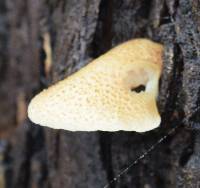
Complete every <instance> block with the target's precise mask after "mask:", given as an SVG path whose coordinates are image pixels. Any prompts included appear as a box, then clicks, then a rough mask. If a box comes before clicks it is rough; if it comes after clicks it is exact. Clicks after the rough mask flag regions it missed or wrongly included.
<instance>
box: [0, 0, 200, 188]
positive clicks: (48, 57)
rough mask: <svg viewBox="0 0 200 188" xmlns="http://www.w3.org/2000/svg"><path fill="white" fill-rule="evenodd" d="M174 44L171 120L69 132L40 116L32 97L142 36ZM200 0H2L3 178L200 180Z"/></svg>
mask: <svg viewBox="0 0 200 188" xmlns="http://www.w3.org/2000/svg"><path fill="white" fill-rule="evenodd" d="M138 37H142V38H149V39H152V40H154V41H158V42H160V43H162V44H164V45H165V54H164V57H163V58H164V67H163V74H162V78H161V82H160V94H159V98H158V105H159V110H160V112H161V114H162V124H161V127H160V128H158V129H156V130H153V131H150V132H147V133H143V134H138V133H135V132H122V131H120V132H114V133H107V132H90V133H87V132H76V133H72V132H68V131H64V130H53V129H50V128H44V127H40V126H38V125H34V124H33V123H31V122H30V121H29V120H28V118H27V105H28V104H29V102H30V99H31V98H32V97H33V96H34V95H35V94H37V93H38V92H39V91H41V90H42V89H43V88H46V87H47V86H49V85H51V84H53V83H55V82H56V81H58V80H61V79H63V78H64V77H66V76H68V75H70V74H72V73H73V72H75V71H77V70H79V69H80V68H81V67H83V66H84V65H86V64H87V63H88V62H89V61H90V60H91V59H93V58H96V57H98V56H99V55H100V54H102V53H104V52H106V51H107V50H109V49H110V48H112V47H113V46H115V45H117V44H119V43H121V42H123V41H126V40H129V39H133V38H138ZM199 106H200V1H198V0H81V1H78V0H14V1H13V0H0V138H1V139H0V188H79V187H80V188H90V187H91V188H103V187H104V186H105V185H106V184H107V183H108V182H109V181H110V180H112V179H113V178H114V177H116V176H117V175H118V174H119V173H120V172H121V170H123V169H124V168H126V167H127V166H128V165H129V164H131V162H133V161H134V160H136V159H137V158H138V157H139V156H142V155H143V153H145V151H147V150H148V149H149V148H150V147H151V146H152V145H153V144H155V143H157V142H158V140H159V139H160V138H162V137H163V136H165V135H167V134H168V132H169V131H170V130H171V129H172V128H173V127H177V128H176V130H175V131H173V132H172V133H171V134H170V135H169V136H168V137H167V139H166V140H164V141H163V142H162V143H161V144H159V145H158V146H157V147H155V149H154V150H153V151H152V152H150V153H149V154H147V155H146V156H145V157H144V158H143V159H142V160H140V161H139V162H137V163H136V164H135V165H134V166H132V167H131V168H130V169H129V170H128V171H127V172H126V173H125V174H123V175H122V176H121V177H120V178H118V179H117V181H114V182H112V183H111V184H110V185H109V187H110V188H160V187H162V188H165V187H166V188H177V187H181V188H182V187H185V188H190V187H191V188H194V187H195V188H197V187H200V182H199V179H200V135H199V128H200V110H199Z"/></svg>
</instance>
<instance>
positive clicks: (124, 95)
mask: <svg viewBox="0 0 200 188" xmlns="http://www.w3.org/2000/svg"><path fill="white" fill-rule="evenodd" d="M162 53H163V46H162V45H160V44H157V43H155V42H152V41H150V40H147V39H135V40H131V41H128V42H125V43H123V44H121V45H119V46H117V47H115V48H113V49H112V50H110V51H108V52H107V53H106V54H104V55H102V56H100V57H99V58H97V59H95V60H94V61H92V62H91V63H90V64H88V65H87V66H85V67H84V68H82V69H81V70H80V71H78V72H76V73H74V74H73V75H71V76H69V77H68V78H66V79H64V80H62V81H60V82H58V83H57V84H55V85H53V86H51V87H50V88H48V89H47V90H44V91H42V92H41V93H39V94H38V95H37V96H36V97H34V98H33V99H32V101H31V103H30V105H29V108H28V116H29V118H30V119H31V120H32V121H33V122H34V123H36V124H39V125H43V126H48V127H51V128H55V129H65V130H70V131H95V130H102V131H118V130H125V131H137V132H145V131H149V130H151V129H154V128H156V127H158V126H159V124H160V121H161V120H160V115H159V113H158V110H157V106H156V96H157V91H158V81H159V77H160V74H161V69H162ZM139 85H145V86H146V89H145V91H141V92H139V93H137V92H135V91H132V90H133V89H134V88H136V87H138V86H139Z"/></svg>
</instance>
